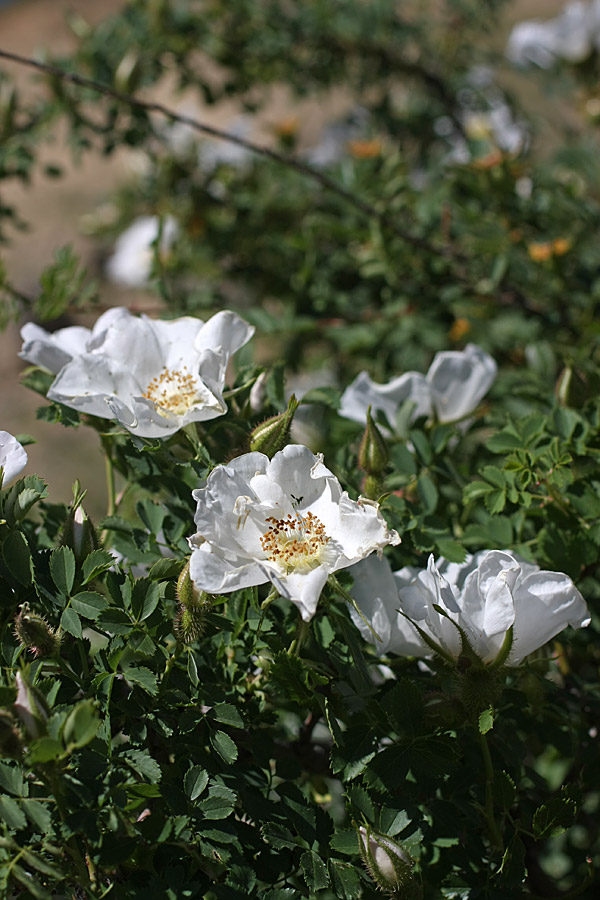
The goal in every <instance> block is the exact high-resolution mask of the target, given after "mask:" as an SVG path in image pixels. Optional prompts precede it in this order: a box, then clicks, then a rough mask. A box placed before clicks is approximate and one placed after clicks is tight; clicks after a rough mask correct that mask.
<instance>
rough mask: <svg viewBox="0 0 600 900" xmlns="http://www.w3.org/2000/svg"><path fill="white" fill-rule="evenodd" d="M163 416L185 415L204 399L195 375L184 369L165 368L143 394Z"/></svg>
mask: <svg viewBox="0 0 600 900" xmlns="http://www.w3.org/2000/svg"><path fill="white" fill-rule="evenodd" d="M142 397H145V398H146V400H151V401H152V403H154V405H155V407H156V411H157V412H158V413H159V414H160V415H161V416H184V415H185V414H186V413H187V412H189V411H190V410H191V409H193V408H194V407H195V406H197V405H198V403H200V402H201V401H202V400H203V396H202V393H201V392H200V391H199V390H198V385H197V383H196V381H195V380H194V376H193V375H192V374H191V373H190V372H188V370H187V369H186V368H185V366H184V367H183V368H182V369H176V370H174V369H163V370H162V372H161V373H160V374H159V375H157V376H156V378H153V379H152V381H151V382H150V384H149V385H148V387H147V388H146V392H145V393H144V394H142Z"/></svg>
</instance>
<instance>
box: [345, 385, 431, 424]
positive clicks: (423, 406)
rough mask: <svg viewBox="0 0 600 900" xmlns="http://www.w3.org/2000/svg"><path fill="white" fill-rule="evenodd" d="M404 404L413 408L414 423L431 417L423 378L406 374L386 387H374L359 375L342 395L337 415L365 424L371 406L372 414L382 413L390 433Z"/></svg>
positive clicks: (428, 394) (429, 399)
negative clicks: (388, 425) (410, 404)
mask: <svg viewBox="0 0 600 900" xmlns="http://www.w3.org/2000/svg"><path fill="white" fill-rule="evenodd" d="M406 400H411V401H412V402H413V403H414V404H415V408H414V410H413V413H412V417H411V418H412V419H413V420H414V419H416V418H418V417H419V416H428V415H430V414H431V391H430V388H429V385H428V384H427V381H426V379H425V376H424V375H421V374H420V373H419V372H405V373H404V375H400V376H399V377H398V378H394V379H393V380H392V381H390V382H389V383H388V384H377V383H376V382H374V381H372V380H371V378H370V377H369V375H368V374H367V373H366V372H361V373H360V375H358V376H357V377H356V378H355V379H354V381H353V382H352V384H351V385H350V386H349V387H347V388H346V390H345V391H344V393H343V394H342V399H341V406H340V415H341V416H343V417H344V418H346V419H352V420H353V421H355V422H360V423H361V424H364V423H365V422H366V420H367V409H368V408H369V406H370V407H371V411H372V414H373V415H375V414H376V413H378V412H379V413H383V415H384V416H385V417H386V419H387V421H388V422H389V424H390V427H391V428H392V429H393V427H394V424H395V421H396V414H397V412H398V410H399V408H400V407H401V406H402V404H403V403H404V402H405V401H406Z"/></svg>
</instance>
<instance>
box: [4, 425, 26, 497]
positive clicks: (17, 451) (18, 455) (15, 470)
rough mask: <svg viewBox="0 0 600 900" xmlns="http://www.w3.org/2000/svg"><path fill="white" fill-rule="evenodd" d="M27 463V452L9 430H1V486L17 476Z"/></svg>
mask: <svg viewBox="0 0 600 900" xmlns="http://www.w3.org/2000/svg"><path fill="white" fill-rule="evenodd" d="M26 465H27V453H26V452H25V450H24V449H23V447H22V446H21V445H20V443H19V442H18V440H17V439H16V438H15V437H13V436H12V434H9V433H8V431H0V487H2V486H3V485H5V484H8V482H9V481H12V480H13V478H16V477H17V475H18V474H19V472H21V471H22V470H23V469H24V468H25V466H26Z"/></svg>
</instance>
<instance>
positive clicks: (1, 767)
mask: <svg viewBox="0 0 600 900" xmlns="http://www.w3.org/2000/svg"><path fill="white" fill-rule="evenodd" d="M0 787H1V788H3V789H4V790H5V791H8V792H9V793H10V794H15V795H16V796H17V797H23V796H24V794H26V791H25V782H24V780H23V773H22V772H21V770H20V769H17V768H14V767H13V766H9V765H8V764H7V763H3V762H0Z"/></svg>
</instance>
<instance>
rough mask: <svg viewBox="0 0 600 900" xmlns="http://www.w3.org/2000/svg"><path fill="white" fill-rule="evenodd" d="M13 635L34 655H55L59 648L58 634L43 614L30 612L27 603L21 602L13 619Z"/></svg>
mask: <svg viewBox="0 0 600 900" xmlns="http://www.w3.org/2000/svg"><path fill="white" fill-rule="evenodd" d="M15 637H16V639H17V640H18V641H20V642H21V643H22V644H25V646H26V647H27V649H28V650H30V651H31V652H32V653H33V655H34V656H56V654H57V653H58V651H59V649H60V635H59V634H58V633H57V632H56V631H55V630H54V629H53V628H51V627H50V625H48V623H47V622H46V620H45V619H44V617H43V616H38V614H37V613H34V612H31V610H30V609H29V604H28V603H23V605H22V606H21V609H20V610H19V614H18V615H17V617H16V619H15Z"/></svg>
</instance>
